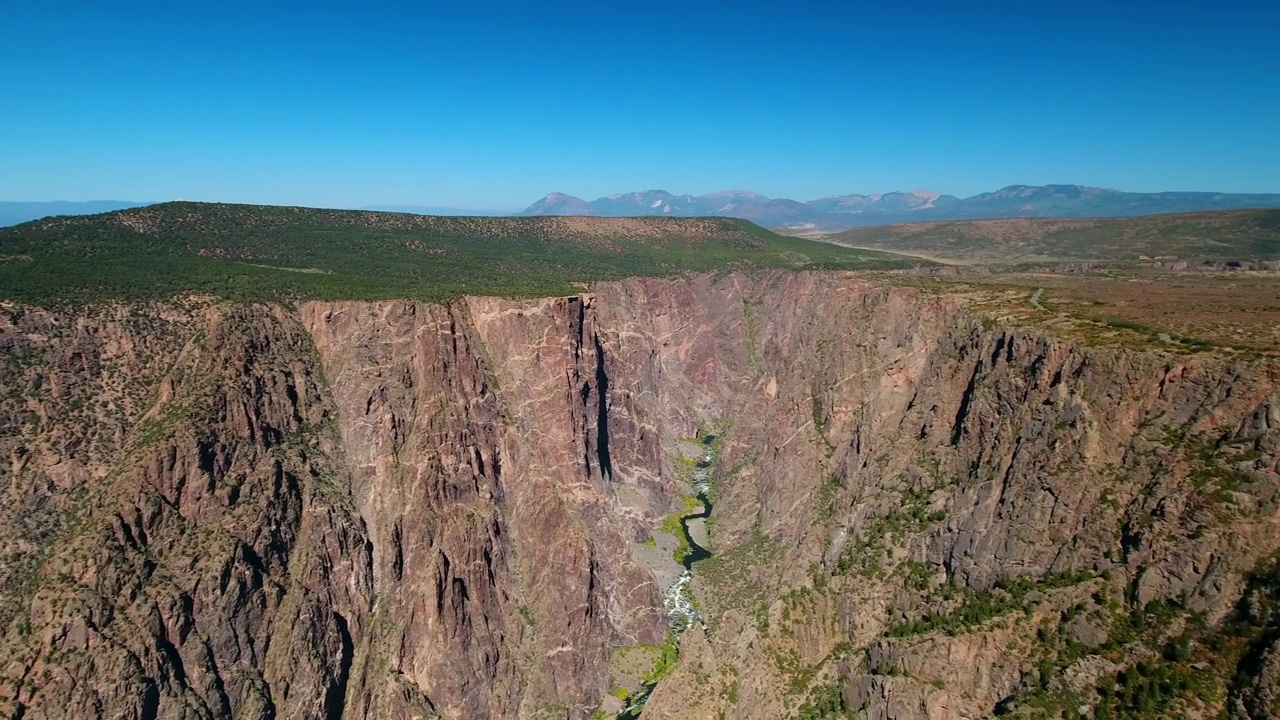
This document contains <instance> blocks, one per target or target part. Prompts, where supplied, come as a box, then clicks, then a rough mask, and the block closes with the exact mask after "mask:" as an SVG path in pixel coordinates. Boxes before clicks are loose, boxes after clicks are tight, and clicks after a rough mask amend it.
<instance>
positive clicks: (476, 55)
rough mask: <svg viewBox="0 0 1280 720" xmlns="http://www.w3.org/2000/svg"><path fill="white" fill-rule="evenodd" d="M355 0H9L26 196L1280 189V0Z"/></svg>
mask: <svg viewBox="0 0 1280 720" xmlns="http://www.w3.org/2000/svg"><path fill="white" fill-rule="evenodd" d="M263 5H271V6H272V7H270V8H263V7H261V6H263ZM355 5H356V4H355V3H343V4H329V3H325V2H306V3H296V4H295V3H285V2H276V3H256V2H255V3H250V2H235V1H218V0H209V1H208V2H196V1H195V0H176V1H172V0H171V1H168V2H145V3H144V2H118V1H111V0H105V1H104V0H95V1H94V2H62V1H60V0H7V2H5V3H4V4H3V5H2V6H0V98H3V102H2V103H0V200H53V199H63V200H87V199H98V198H117V199H129V200H167V199H173V198H185V199H193V200H220V201H229V202H263V203H288V204H306V205H317V206H343V207H356V206H362V205H369V204H418V205H448V206H455V207H465V208H496V209H502V208H517V207H523V206H524V205H527V204H529V203H530V202H532V201H534V200H536V199H537V198H538V197H540V196H541V195H543V194H545V193H547V192H550V191H552V190H558V191H563V192H567V193H570V194H574V195H579V196H583V197H586V198H588V199H590V198H594V197H597V196H600V195H604V194H608V193H611V192H622V191H630V190H641V189H647V188H662V189H666V190H670V191H672V192H693V193H702V192H709V191H714V190H723V189H728V188H746V189H751V190H756V191H758V192H762V193H764V194H766V195H771V196H780V197H791V198H795V199H800V200H804V199H809V198H813V197H819V196H824V195H831V194H845V193H850V192H863V193H870V192H884V191H889V190H908V189H912V188H915V187H927V188H930V189H933V190H936V191H938V192H943V193H951V194H956V195H961V196H967V195H972V194H975V193H978V192H982V191H985V190H993V189H996V188H998V187H1001V186H1003V185H1007V184H1012V183H1030V184H1041V183H1050V182H1063V183H1080V184H1087V185H1102V186H1107V187H1116V188H1120V189H1124V190H1133V191H1157V190H1220V191H1230V192H1280V47H1278V42H1277V39H1276V32H1277V30H1278V29H1280V2H1275V1H1274V0H1271V1H1270V2H1260V1H1259V2H1247V3H1234V2H1230V0H1225V1H1223V2H1214V3H1210V2H1195V3H1190V2H1184V3H1179V2H1176V0H1175V1H1172V2H1163V3H1155V2H1132V3H1115V2H1106V3H1103V2H1094V1H1093V0H1087V1H1084V2H1072V3H1032V2H1025V1H1024V2H1017V3H1012V2H1008V3H1006V2H979V3H973V2H967V3H959V2H917V3H911V4H907V3H903V4H899V3H886V2H877V3H864V2H843V3H836V2H830V3H828V2H805V1H804V0H799V1H797V2H790V3H752V2H737V3H719V2H703V3H625V4H624V3H614V2H605V1H604V0H601V1H600V2H594V3H580V2H561V3H494V2H484V1H483V0H479V1H476V2H448V3H445V2H439V3H436V2H426V3H403V4H400V3H384V4H381V5H380V6H378V7H377V8H375V9H356V8H355Z"/></svg>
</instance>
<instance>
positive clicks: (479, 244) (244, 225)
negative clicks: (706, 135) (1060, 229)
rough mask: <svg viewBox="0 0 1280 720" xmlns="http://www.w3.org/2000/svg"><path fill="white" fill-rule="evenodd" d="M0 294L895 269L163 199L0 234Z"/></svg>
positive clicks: (716, 245) (70, 296)
mask: <svg viewBox="0 0 1280 720" xmlns="http://www.w3.org/2000/svg"><path fill="white" fill-rule="evenodd" d="M0 256H3V257H5V258H6V261H5V262H0V288H3V291H0V292H2V293H3V294H2V296H0V297H2V298H3V299H9V300H17V301H22V302H32V303H61V302H83V301H99V300H105V299H117V298H123V299H137V298H160V297H169V296H172V295H175V294H182V293H195V294H207V295H213V296H218V297H224V298H229V299H233V300H243V301H290V300H301V299H310V298H324V299H385V298H414V299H420V300H426V301H433V302H434V301H447V300H450V299H452V298H456V297H458V296H461V295H464V294H473V295H501V296H537V295H562V294H571V293H573V292H577V291H578V290H579V289H580V288H578V286H576V285H575V284H576V283H583V282H589V281H601V280H613V279H619V278H624V277H633V276H663V275H672V274H678V273H681V272H699V271H719V270H734V269H753V268H833V269H877V268H892V267H901V266H903V264H904V262H903V261H902V260H901V259H900V258H894V257H893V256H890V255H885V254H881V253H875V252H868V251H860V250H852V249H849V248H843V247H839V246H835V245H831V244H828V243H819V242H813V241H809V240H802V239H799V238H791V237H784V236H781V235H777V234H775V233H772V232H770V231H768V230H765V229H763V228H760V227H758V226H756V225H753V224H752V223H749V222H747V221H744V220H734V219H728V218H543V217H510V218H465V217H432V216H422V215H405V214H400V213H375V212H356V211H340V210H316V209H309V208H293V207H271V206H255V205H225V204H207V203H189V202H173V203H163V204H160V205H152V206H149V207H145V208H136V209H132V210H124V211H119V212H113V213H107V214H104V215H94V216H86V217H61V218H51V219H46V220H38V221H35V222H30V223H25V224H23V225H18V226H15V227H12V228H5V229H3V230H0Z"/></svg>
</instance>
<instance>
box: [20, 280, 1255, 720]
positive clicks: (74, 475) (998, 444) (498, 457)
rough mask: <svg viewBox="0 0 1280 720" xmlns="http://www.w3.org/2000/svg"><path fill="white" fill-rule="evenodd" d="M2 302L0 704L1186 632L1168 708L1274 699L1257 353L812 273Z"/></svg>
mask: <svg viewBox="0 0 1280 720" xmlns="http://www.w3.org/2000/svg"><path fill="white" fill-rule="evenodd" d="M0 314H2V316H3V317H2V319H0V347H3V348H4V350H5V352H4V355H3V357H2V358H0V369H2V370H3V379H4V387H5V393H4V398H3V399H2V400H0V443H3V447H2V448H0V449H3V451H4V452H5V453H6V455H7V456H8V458H9V462H8V463H7V464H6V465H5V466H4V467H3V469H2V470H0V472H3V476H2V478H0V479H2V485H3V490H4V493H5V498H6V502H5V503H4V508H5V509H4V510H3V512H4V513H5V515H4V516H3V520H4V529H3V535H2V536H0V540H2V541H3V546H4V553H3V557H2V558H0V563H2V564H0V573H3V576H2V577H3V580H4V585H3V587H4V591H3V606H2V609H0V612H3V615H2V616H0V621H3V623H4V625H3V628H4V629H3V637H2V639H0V644H2V645H3V656H4V657H5V658H6V665H5V666H4V668H3V677H2V678H0V714H3V715H5V716H6V717H23V718H34V717H65V716H83V717H95V716H103V717H105V716H113V717H136V718H152V717H175V718H177V717H191V718H196V717H264V718H266V717H277V716H279V717H314V718H336V717H352V718H357V717H368V718H372V717H443V718H471V717H548V718H551V717H555V718H585V717H590V716H592V715H593V714H596V713H598V712H599V711H601V710H603V709H607V710H610V711H612V712H616V711H617V710H618V709H619V708H620V705H619V704H618V703H617V702H616V701H612V703H611V701H610V698H609V696H610V694H611V693H612V692H613V691H615V690H618V689H619V688H622V689H625V690H629V691H635V690H636V689H637V687H638V684H639V677H640V676H641V675H643V674H645V672H646V671H648V673H649V675H650V678H649V679H651V680H652V679H653V677H654V676H655V675H664V677H663V678H662V679H661V680H660V681H659V682H657V684H656V687H655V689H654V690H653V693H652V696H651V697H650V699H649V700H648V703H647V705H646V706H645V709H644V717H647V718H649V717H652V718H662V717H681V718H685V717H706V718H716V717H760V718H766V717H769V718H772V717H788V716H797V715H799V716H803V717H822V716H824V715H841V714H850V713H853V712H855V711H858V710H862V711H863V712H865V713H867V714H869V715H871V716H874V717H972V716H979V715H986V714H990V713H991V712H993V711H997V710H998V711H1000V712H1012V713H1018V712H1022V713H1034V712H1040V711H1047V710H1046V708H1058V707H1060V706H1061V707H1064V708H1065V707H1066V705H1067V704H1071V705H1072V708H1071V709H1072V710H1073V711H1079V709H1080V707H1081V706H1085V709H1086V711H1087V712H1090V713H1092V712H1101V710H1102V709H1103V707H1104V706H1105V705H1106V703H1107V702H1109V701H1108V700H1107V698H1108V697H1112V696H1111V695H1106V694H1103V693H1099V692H1098V691H1097V688H1099V687H1103V686H1107V683H1108V681H1109V680H1110V679H1112V678H1115V677H1117V673H1122V672H1125V671H1126V669H1127V668H1129V666H1131V665H1133V664H1134V663H1136V662H1138V661H1141V660H1145V659H1149V658H1152V657H1155V656H1157V655H1158V654H1159V653H1161V652H1162V651H1163V648H1164V647H1165V645H1166V644H1167V643H1169V642H1171V641H1174V640H1177V641H1179V642H1183V641H1185V642H1184V644H1186V646H1187V647H1188V648H1189V650H1188V653H1189V655H1188V656H1187V657H1185V658H1183V657H1181V656H1178V657H1177V658H1173V659H1171V660H1170V661H1169V664H1170V667H1181V666H1182V665H1189V664H1190V663H1197V664H1198V666H1199V674H1200V675H1201V676H1203V677H1206V678H1208V677H1213V678H1216V679H1215V680H1214V682H1215V684H1214V685H1213V689H1214V691H1213V692H1212V693H1201V695H1202V699H1201V700H1198V701H1189V700H1186V699H1179V698H1180V697H1181V696H1177V697H1175V698H1174V699H1172V700H1165V699H1161V700H1160V702H1165V703H1166V704H1167V703H1171V702H1177V703H1181V704H1180V705H1178V707H1180V708H1183V709H1184V710H1187V711H1188V712H1190V713H1191V714H1200V715H1207V714H1213V713H1215V712H1216V711H1217V710H1219V709H1222V708H1234V709H1235V710H1236V711H1238V712H1240V713H1254V714H1257V713H1258V712H1261V710H1259V708H1263V709H1265V708H1266V707H1267V705H1268V703H1270V702H1272V701H1271V700H1270V698H1272V697H1273V696H1275V695H1276V691H1275V689H1274V683H1273V682H1272V680H1271V679H1270V678H1271V677H1272V676H1273V675H1275V672H1274V670H1273V669H1270V668H1271V666H1272V665H1274V664H1275V663H1274V661H1273V660H1272V659H1270V658H1273V657H1274V656H1275V652H1274V649H1273V648H1270V646H1269V645H1268V642H1269V639H1270V638H1273V635H1271V634H1269V633H1268V632H1266V630H1265V629H1266V628H1269V627H1270V624H1271V623H1272V622H1273V620H1272V619H1271V615H1270V607H1271V603H1272V602H1273V601H1274V597H1273V593H1272V589H1271V586H1270V585H1268V584H1267V582H1266V580H1265V578H1267V577H1269V576H1267V575H1266V572H1265V571H1266V569H1267V568H1268V567H1269V566H1268V565H1267V563H1266V561H1267V559H1268V558H1270V556H1271V555H1272V553H1273V552H1274V551H1275V550H1276V549H1277V547H1280V533H1277V530H1276V528H1275V519H1276V512H1277V509H1278V507H1280V505H1278V504H1277V495H1276V493H1277V488H1278V487H1280V485H1278V484H1277V476H1276V453H1277V449H1278V448H1280V394H1277V388H1278V387H1280V384H1278V383H1277V376H1278V373H1277V365H1276V364H1275V363H1274V362H1273V361H1271V360H1268V359H1254V360H1247V361H1246V360H1243V359H1230V358H1224V357H1222V356H1219V355H1198V356H1190V355H1188V356H1172V355H1169V354H1167V353H1159V352H1149V353H1148V352H1139V351H1133V350H1119V349H1106V348H1091V347H1085V346H1081V345H1078V344H1074V343H1072V342H1069V341H1067V340H1063V339H1057V338H1053V337H1049V336H1046V335H1044V334H1043V333H1033V332H1028V331H1020V330H1017V329H1016V328H1008V327H1004V326H1002V325H1001V324H1000V323H998V322H995V323H993V322H991V321H989V320H988V321H986V322H984V321H983V320H982V319H981V318H978V317H976V316H974V315H973V314H971V313H970V311H969V310H968V309H967V308H966V306H965V303H964V300H963V299H962V298H958V297H952V296H942V295H934V294H929V293H926V292H922V291H919V290H915V289H910V288H902V287H891V286H886V285H879V284H872V283H868V282H866V281H864V280H861V279H859V278H858V277H856V276H852V275H840V274H830V273H783V272H778V273H761V274H753V275H727V276H719V277H710V276H699V277H692V278H683V279H667V280H631V281H625V282H619V283H608V284H602V285H599V286H596V287H594V288H592V290H591V291H590V292H589V293H584V294H582V295H580V296H577V297H571V298H551V299H539V300H509V299H497V298H468V299H466V300H464V301H461V302H458V303H454V304H453V305H450V306H447V307H446V306H439V305H426V304H420V303H412V302H379V303H322V302H311V303H305V304H303V305H300V306H298V307H297V308H294V309H285V308H280V307H272V306H231V305H224V304H220V303H215V302H211V301H201V300H188V301H183V302H181V303H177V302H174V303H158V304H147V305H143V304H138V305H132V306H100V307H95V308H89V309H81V310H76V311H62V312H53V311H46V310H40V309H35V308H23V307H7V308H4V309H3V312H2V313H0ZM707 428H716V430H717V431H718V432H719V433H720V437H719V439H718V440H717V442H718V443H719V446H718V448H719V451H718V453H717V460H716V466H715V469H714V472H713V474H712V482H713V489H712V498H713V500H714V513H713V516H712V523H711V529H710V533H709V541H708V542H709V545H710V548H709V549H710V550H711V551H712V554H713V557H712V558H711V559H709V560H705V561H702V562H699V563H697V564H695V565H694V566H693V576H694V581H693V590H694V595H695V597H696V598H697V601H698V604H699V607H700V608H701V612H702V615H703V617H704V618H705V620H706V628H705V629H703V628H695V629H693V630H690V631H688V632H686V633H684V634H683V636H681V637H680V638H679V639H678V640H672V641H668V640H667V638H668V630H667V617H666V614H665V612H664V610H663V603H662V593H663V591H664V590H666V589H667V587H669V586H670V585H671V583H672V582H673V581H674V580H675V577H676V575H677V574H678V573H679V571H680V569H681V568H680V567H679V566H678V564H676V563H675V562H674V561H673V560H672V558H671V553H670V549H671V547H672V546H673V545H674V544H675V543H676V542H677V538H675V537H673V536H672V533H671V529H672V528H671V524H670V522H665V523H664V519H668V518H670V517H671V516H672V514H673V513H676V514H677V516H678V513H679V512H680V510H681V507H682V506H683V503H684V500H683V499H682V496H688V495H691V494H692V488H691V486H690V484H689V475H688V471H687V469H688V464H689V463H688V460H687V457H688V449H687V446H688V445H689V443H688V442H687V441H688V439H690V438H693V437H695V436H696V435H698V434H699V431H700V429H702V430H705V429H707ZM1255 570H1256V571H1257V572H1254V571H1255ZM1251 573H1252V574H1251ZM1241 598H1244V601H1243V602H1241ZM1238 603H1240V607H1242V608H1243V610H1237V604H1238ZM1251 613H1252V614H1251ZM1259 628H1261V630H1260V629H1259ZM1214 638H1218V639H1219V640H1221V642H1222V643H1223V645H1222V647H1224V648H1226V650H1223V651H1221V652H1218V653H1216V656H1215V657H1219V658H1221V659H1219V660H1212V659H1205V658H1203V657H1201V656H1200V655H1197V654H1196V653H1197V652H1200V650H1202V649H1205V648H1208V647H1209V646H1210V643H1212V642H1216V640H1214ZM664 642H678V643H679V649H680V652H679V658H678V661H677V662H675V663H674V664H672V663H668V662H664V661H662V660H661V659H660V655H661V653H660V652H659V651H658V647H659V646H662V645H663V643H664ZM1180 663H1181V664H1182V665H1180ZM1238 669H1241V670H1243V671H1244V672H1242V673H1241V677H1242V678H1244V679H1243V680H1235V679H1234V678H1235V677H1236V674H1237V670H1238ZM1125 677H1127V676H1125ZM1117 692H1118V691H1117ZM1165 695H1174V696H1176V695H1177V694H1176V693H1172V692H1170V693H1165ZM1163 697H1164V696H1162V698H1163Z"/></svg>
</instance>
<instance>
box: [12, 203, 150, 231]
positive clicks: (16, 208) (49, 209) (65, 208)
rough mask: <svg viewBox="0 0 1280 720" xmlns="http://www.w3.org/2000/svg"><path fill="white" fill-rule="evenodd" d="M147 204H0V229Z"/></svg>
mask: <svg viewBox="0 0 1280 720" xmlns="http://www.w3.org/2000/svg"><path fill="white" fill-rule="evenodd" d="M146 204H147V203H138V202H129V201H126V200H89V201H87V202H69V201H67V200H54V201H53V202H0V227H5V226H7V225H17V224H18V223H24V222H26V221H28V220H39V219H40V218H43V217H49V216H50V215H96V214H97V213H104V212H111V211H112V210H126V209H128V208H132V207H140V206H142V205H146Z"/></svg>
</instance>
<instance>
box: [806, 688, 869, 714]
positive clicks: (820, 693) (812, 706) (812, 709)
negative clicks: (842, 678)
mask: <svg viewBox="0 0 1280 720" xmlns="http://www.w3.org/2000/svg"><path fill="white" fill-rule="evenodd" d="M795 717H796V720H826V719H827V718H855V717H858V713H857V711H856V710H854V709H853V708H850V707H848V706H847V705H846V704H845V702H844V696H843V695H841V693H840V686H839V685H836V684H835V683H832V684H830V685H822V686H819V687H817V688H814V690H813V691H812V692H810V693H809V698H808V699H807V700H805V701H804V704H803V705H801V706H800V709H799V711H797V713H796V716H795Z"/></svg>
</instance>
